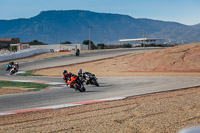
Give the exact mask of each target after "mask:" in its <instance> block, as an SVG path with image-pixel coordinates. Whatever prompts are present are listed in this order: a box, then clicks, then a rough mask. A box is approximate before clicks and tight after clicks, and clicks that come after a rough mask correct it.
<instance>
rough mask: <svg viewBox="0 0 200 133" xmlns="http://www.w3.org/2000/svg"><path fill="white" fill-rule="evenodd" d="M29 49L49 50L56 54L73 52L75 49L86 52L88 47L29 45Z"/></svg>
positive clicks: (74, 45) (78, 45)
mask: <svg viewBox="0 0 200 133" xmlns="http://www.w3.org/2000/svg"><path fill="white" fill-rule="evenodd" d="M30 48H43V49H51V50H54V51H56V52H58V51H62V50H69V51H75V50H76V49H79V50H88V45H83V44H53V45H31V46H30Z"/></svg>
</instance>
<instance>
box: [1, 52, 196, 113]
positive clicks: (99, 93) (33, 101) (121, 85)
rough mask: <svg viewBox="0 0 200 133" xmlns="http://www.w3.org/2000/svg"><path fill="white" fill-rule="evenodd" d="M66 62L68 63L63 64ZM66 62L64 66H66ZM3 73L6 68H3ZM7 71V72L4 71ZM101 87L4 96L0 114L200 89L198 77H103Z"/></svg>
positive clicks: (31, 65) (25, 66)
mask: <svg viewBox="0 0 200 133" xmlns="http://www.w3.org/2000/svg"><path fill="white" fill-rule="evenodd" d="M138 50H144V49H136V50H135V49H127V50H117V51H112V52H111V51H106V52H105V51H101V52H94V53H86V54H82V55H81V56H80V57H78V58H77V57H74V55H70V56H63V57H56V58H51V59H45V60H39V61H35V62H27V63H20V69H21V70H26V71H27V70H33V69H38V68H45V67H52V66H51V64H52V63H53V66H59V65H67V64H73V63H79V62H84V61H90V60H95V59H102V58H108V57H112V56H118V55H123V54H127V53H132V52H136V51H138ZM63 60H66V61H63ZM63 62H64V63H63ZM0 68H1V71H2V69H3V68H5V65H3V66H0ZM3 70H4V69H3ZM0 75H1V76H0V79H15V80H16V79H18V80H19V79H20V80H35V81H49V82H63V80H62V78H61V77H57V78H50V77H49V78H48V77H21V76H6V75H5V72H4V71H2V72H1V73H0ZM98 80H99V83H100V87H94V86H90V85H88V86H86V89H87V90H86V92H84V93H80V92H75V91H74V90H73V89H71V88H69V87H60V88H55V89H52V90H46V91H38V92H29V93H21V94H9V95H2V96H0V112H6V111H11V110H21V109H28V108H36V107H43V106H50V105H59V104H67V103H74V102H82V101H91V100H98V99H105V98H113V97H129V96H134V95H142V94H147V93H154V92H160V91H169V90H174V89H182V88H187V87H194V86H199V85H200V78H198V77H196V78H195V77H102V78H99V79H98Z"/></svg>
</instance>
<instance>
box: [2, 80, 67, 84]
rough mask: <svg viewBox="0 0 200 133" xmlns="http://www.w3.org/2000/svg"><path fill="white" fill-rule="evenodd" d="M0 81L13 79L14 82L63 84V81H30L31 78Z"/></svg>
mask: <svg viewBox="0 0 200 133" xmlns="http://www.w3.org/2000/svg"><path fill="white" fill-rule="evenodd" d="M0 81H15V82H30V83H44V84H50V85H65V83H60V82H47V81H32V80H9V79H0Z"/></svg>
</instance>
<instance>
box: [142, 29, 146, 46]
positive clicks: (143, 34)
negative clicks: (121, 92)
mask: <svg viewBox="0 0 200 133" xmlns="http://www.w3.org/2000/svg"><path fill="white" fill-rule="evenodd" d="M145 34H146V32H142V37H143V39H144V38H145ZM143 45H144V47H145V40H143Z"/></svg>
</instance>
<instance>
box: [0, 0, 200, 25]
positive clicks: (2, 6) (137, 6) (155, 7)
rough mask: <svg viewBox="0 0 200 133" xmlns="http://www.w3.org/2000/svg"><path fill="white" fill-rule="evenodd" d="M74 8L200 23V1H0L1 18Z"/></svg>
mask: <svg viewBox="0 0 200 133" xmlns="http://www.w3.org/2000/svg"><path fill="white" fill-rule="evenodd" d="M72 9H79V10H89V11H95V12H101V13H117V14H125V15H130V16H132V17H134V18H150V19H156V20H163V21H174V22H179V23H182V24H186V25H194V24H198V23H200V0H0V19H16V18H30V17H33V16H36V15H37V14H39V13H40V12H41V11H47V10H72Z"/></svg>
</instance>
